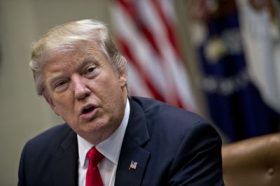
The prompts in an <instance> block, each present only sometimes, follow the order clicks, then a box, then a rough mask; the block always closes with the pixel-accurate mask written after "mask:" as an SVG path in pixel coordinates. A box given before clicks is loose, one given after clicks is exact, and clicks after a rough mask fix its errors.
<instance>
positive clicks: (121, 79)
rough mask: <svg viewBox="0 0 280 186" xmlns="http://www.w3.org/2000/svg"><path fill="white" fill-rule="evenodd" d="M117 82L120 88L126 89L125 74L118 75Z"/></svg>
mask: <svg viewBox="0 0 280 186" xmlns="http://www.w3.org/2000/svg"><path fill="white" fill-rule="evenodd" d="M119 82H120V85H121V87H126V86H127V73H125V72H122V73H121V74H120V77H119Z"/></svg>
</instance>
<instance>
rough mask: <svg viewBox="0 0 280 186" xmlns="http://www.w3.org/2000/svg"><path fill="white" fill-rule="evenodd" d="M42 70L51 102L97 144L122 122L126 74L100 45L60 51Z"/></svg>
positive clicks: (62, 115) (84, 135)
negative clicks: (111, 61)
mask: <svg viewBox="0 0 280 186" xmlns="http://www.w3.org/2000/svg"><path fill="white" fill-rule="evenodd" d="M42 72H43V78H44V80H45V87H46V93H47V94H46V96H45V97H46V99H47V101H48V103H49V104H50V105H51V107H52V109H53V110H54V112H55V113H56V114H58V115H60V116H61V117H62V118H63V119H64V120H65V121H66V122H67V123H68V124H69V125H70V127H71V128H72V129H73V130H74V131H76V132H77V133H78V134H79V135H80V136H82V137H84V138H85V139H87V140H88V141H90V142H92V143H95V144H97V143H99V142H101V141H102V140H104V139H106V138H107V137H108V136H109V135H111V134H112V133H113V132H114V131H115V130H116V128H117V127H118V126H119V125H120V123H121V121H122V118H123V115H124V109H125V103H126V98H127V91H126V73H121V74H119V73H117V72H116V71H115V70H114V69H113V67H112V66H111V65H110V63H109V61H108V58H106V56H105V55H104V53H102V52H101V50H100V49H99V48H97V47H96V46H92V45H90V44H88V43H86V44H84V43H83V44H81V45H80V46H77V47H76V48H75V49H73V50H71V51H65V52H63V53H58V52H57V54H54V55H53V56H52V57H51V58H49V60H48V62H47V63H46V65H45V66H44V67H43V70H42Z"/></svg>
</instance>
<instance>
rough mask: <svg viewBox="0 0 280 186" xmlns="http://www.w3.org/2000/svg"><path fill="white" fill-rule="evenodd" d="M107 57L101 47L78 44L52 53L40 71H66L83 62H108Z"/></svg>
mask: <svg viewBox="0 0 280 186" xmlns="http://www.w3.org/2000/svg"><path fill="white" fill-rule="evenodd" d="M108 60H109V59H108V57H107V56H106V54H105V51H103V50H102V48H101V47H98V46H97V45H95V44H92V43H90V44H89V43H79V44H76V45H73V46H71V48H70V47H65V48H63V49H59V50H56V51H53V52H52V53H51V54H50V55H49V57H48V58H46V60H45V63H44V65H43V68H42V70H43V71H44V70H46V69H55V68H58V67H59V68H61V67H64V68H65V70H66V69H70V68H74V67H77V66H79V65H82V64H83V63H85V62H89V61H90V62H96V63H97V62H98V63H100V64H101V63H104V64H105V63H106V64H109V62H108Z"/></svg>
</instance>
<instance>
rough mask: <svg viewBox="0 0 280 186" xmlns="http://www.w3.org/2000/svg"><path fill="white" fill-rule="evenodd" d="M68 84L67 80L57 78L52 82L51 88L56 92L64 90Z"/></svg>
mask: <svg viewBox="0 0 280 186" xmlns="http://www.w3.org/2000/svg"><path fill="white" fill-rule="evenodd" d="M67 86H68V80H59V81H57V82H55V83H54V85H53V89H54V90H55V91H57V92H61V91H63V90H65V89H66V88H67Z"/></svg>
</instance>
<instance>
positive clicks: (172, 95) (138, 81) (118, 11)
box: [112, 0, 196, 110]
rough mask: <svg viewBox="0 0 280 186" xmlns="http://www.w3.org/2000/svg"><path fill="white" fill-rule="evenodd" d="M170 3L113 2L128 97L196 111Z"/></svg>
mask: <svg viewBox="0 0 280 186" xmlns="http://www.w3.org/2000/svg"><path fill="white" fill-rule="evenodd" d="M173 8H174V7H173V4H172V1H171V0H141V1H139V0H114V5H113V8H112V18H113V23H114V28H115V35H116V39H117V43H118V45H119V49H120V50H121V51H122V53H123V54H124V56H125V57H126V58H127V60H128V61H129V67H128V76H129V78H128V79H129V81H128V86H129V91H130V94H132V95H138V96H145V97H153V98H156V99H158V100H161V101H164V102H167V103H169V104H171V105H174V106H177V107H181V108H185V109H188V110H196V109H195V103H194V99H193V96H192V93H191V85H190V81H189V77H188V75H187V73H186V66H185V64H184V63H183V61H182V57H181V54H180V50H179V46H178V43H177V38H176V36H177V34H176V33H175V25H174V24H175V19H176V17H175V12H174V9H173Z"/></svg>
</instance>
